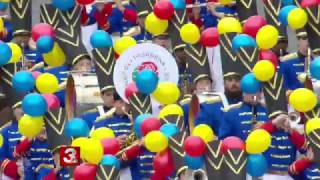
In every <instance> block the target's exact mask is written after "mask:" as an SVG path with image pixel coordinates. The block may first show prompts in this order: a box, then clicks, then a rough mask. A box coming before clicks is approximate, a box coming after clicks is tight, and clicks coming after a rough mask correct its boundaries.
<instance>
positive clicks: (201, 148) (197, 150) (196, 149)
mask: <svg viewBox="0 0 320 180" xmlns="http://www.w3.org/2000/svg"><path fill="white" fill-rule="evenodd" d="M183 149H184V151H185V152H186V153H187V154H188V155H189V156H192V157H199V156H201V155H203V154H204V153H205V151H206V144H205V142H204V141H203V140H202V139H201V138H200V137H198V136H189V137H187V138H186V140H185V141H184V144H183Z"/></svg>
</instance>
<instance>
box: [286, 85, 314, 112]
mask: <svg viewBox="0 0 320 180" xmlns="http://www.w3.org/2000/svg"><path fill="white" fill-rule="evenodd" d="M301 97H303V98H301ZM317 103H318V98H317V95H316V94H315V93H314V92H313V91H311V90H309V89H307V88H298V89H296V90H294V91H293V92H292V93H291V94H290V96H289V104H290V105H291V106H292V107H293V108H294V109H295V110H297V111H299V112H308V111H311V110H312V109H313V108H314V107H316V105H317Z"/></svg>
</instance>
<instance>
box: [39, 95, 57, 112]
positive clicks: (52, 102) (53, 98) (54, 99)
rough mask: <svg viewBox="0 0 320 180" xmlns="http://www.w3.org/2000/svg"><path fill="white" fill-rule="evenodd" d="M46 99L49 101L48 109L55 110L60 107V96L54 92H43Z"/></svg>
mask: <svg viewBox="0 0 320 180" xmlns="http://www.w3.org/2000/svg"><path fill="white" fill-rule="evenodd" d="M42 96H43V97H44V99H45V100H46V102H47V105H48V109H49V110H55V109H58V108H59V107H60V101H59V98H58V97H57V96H56V95H54V94H42Z"/></svg>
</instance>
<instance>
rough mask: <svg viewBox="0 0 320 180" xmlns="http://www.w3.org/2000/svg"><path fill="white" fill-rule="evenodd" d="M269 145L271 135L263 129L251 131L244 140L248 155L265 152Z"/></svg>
mask: <svg viewBox="0 0 320 180" xmlns="http://www.w3.org/2000/svg"><path fill="white" fill-rule="evenodd" d="M270 145H271V135H270V134H269V133H268V132H267V131H266V130H264V129H257V130H254V131H252V132H251V133H250V134H249V136H248V138H247V140H246V150H247V153H249V154H260V153H263V152H265V151H266V150H267V149H268V148H269V147H270Z"/></svg>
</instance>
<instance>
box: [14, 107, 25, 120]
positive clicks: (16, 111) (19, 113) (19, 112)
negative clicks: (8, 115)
mask: <svg viewBox="0 0 320 180" xmlns="http://www.w3.org/2000/svg"><path fill="white" fill-rule="evenodd" d="M13 114H14V117H15V118H16V120H17V121H19V120H20V119H21V118H22V116H23V115H24V112H23V110H22V108H21V107H17V108H15V109H14V110H13Z"/></svg>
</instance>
